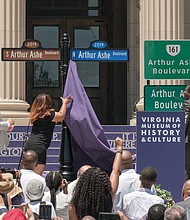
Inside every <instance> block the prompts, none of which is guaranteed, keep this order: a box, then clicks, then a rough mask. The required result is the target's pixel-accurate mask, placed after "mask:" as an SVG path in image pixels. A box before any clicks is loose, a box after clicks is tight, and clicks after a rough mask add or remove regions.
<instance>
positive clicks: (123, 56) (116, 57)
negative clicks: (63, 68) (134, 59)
mask: <svg viewBox="0 0 190 220" xmlns="http://www.w3.org/2000/svg"><path fill="white" fill-rule="evenodd" d="M70 55H71V60H73V61H98V62H101V61H105V62H109V61H110V62H113V61H123V62H125V61H128V60H129V55H128V50H123V49H109V47H108V43H107V42H105V41H100V40H98V41H93V42H91V44H90V47H89V48H81V49H72V50H71V52H70Z"/></svg>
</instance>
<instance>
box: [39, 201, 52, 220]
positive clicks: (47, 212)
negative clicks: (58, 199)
mask: <svg viewBox="0 0 190 220" xmlns="http://www.w3.org/2000/svg"><path fill="white" fill-rule="evenodd" d="M38 218H39V219H51V205H46V204H40V212H39V217H38Z"/></svg>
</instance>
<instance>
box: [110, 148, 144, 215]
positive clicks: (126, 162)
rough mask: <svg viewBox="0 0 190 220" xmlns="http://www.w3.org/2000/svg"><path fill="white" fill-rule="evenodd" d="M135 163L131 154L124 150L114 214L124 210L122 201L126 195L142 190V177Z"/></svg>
mask: <svg viewBox="0 0 190 220" xmlns="http://www.w3.org/2000/svg"><path fill="white" fill-rule="evenodd" d="M133 162H134V159H133V157H132V155H131V152H130V151H128V150H123V153H122V162H121V166H120V172H121V175H120V176H119V185H118V189H117V193H116V195H115V198H114V204H113V212H115V213H116V212H117V211H120V210H122V209H123V204H122V201H123V197H124V195H126V194H127V193H130V192H133V191H135V190H137V189H139V188H140V179H139V177H140V175H139V174H137V173H136V171H135V169H133Z"/></svg>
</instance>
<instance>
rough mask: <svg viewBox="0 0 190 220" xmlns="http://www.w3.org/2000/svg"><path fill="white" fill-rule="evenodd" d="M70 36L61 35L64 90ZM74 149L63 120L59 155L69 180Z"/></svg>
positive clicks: (61, 170) (60, 168) (72, 176)
mask: <svg viewBox="0 0 190 220" xmlns="http://www.w3.org/2000/svg"><path fill="white" fill-rule="evenodd" d="M69 47H70V37H69V35H68V34H67V33H64V34H63V35H62V37H61V49H62V50H61V56H62V57H61V60H62V63H61V64H60V71H61V77H62V80H63V91H64V86H65V80H66V77H67V71H68V67H69V57H70V50H69ZM72 162H73V158H72V150H71V139H70V131H69V128H68V127H67V126H66V124H65V122H64V121H63V122H62V137H61V147H60V155H59V163H60V167H59V170H60V173H61V174H62V175H63V177H64V178H66V179H67V180H68V181H72V180H73V179H74V172H73V167H72Z"/></svg>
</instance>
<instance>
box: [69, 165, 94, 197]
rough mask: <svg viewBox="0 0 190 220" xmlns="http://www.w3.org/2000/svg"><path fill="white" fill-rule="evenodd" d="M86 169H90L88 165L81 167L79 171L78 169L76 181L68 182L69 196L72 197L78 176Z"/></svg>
mask: <svg viewBox="0 0 190 220" xmlns="http://www.w3.org/2000/svg"><path fill="white" fill-rule="evenodd" d="M88 168H91V166H90V165H88V164H86V165H83V166H81V167H80V169H79V170H78V172H77V179H76V180H73V181H72V182H70V183H69V184H68V194H69V195H71V196H72V194H73V190H74V188H75V186H76V184H77V182H78V180H79V178H80V176H81V175H82V174H83V173H84V172H85V171H86V170H87V169H88Z"/></svg>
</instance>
